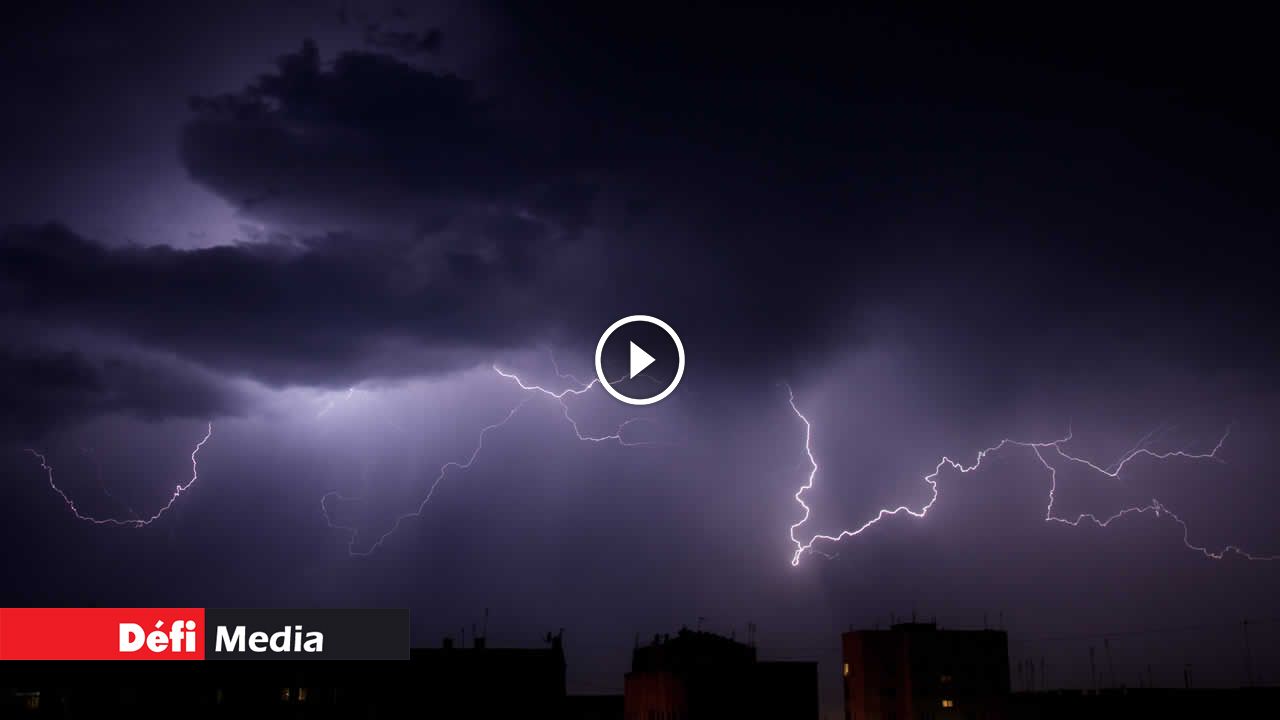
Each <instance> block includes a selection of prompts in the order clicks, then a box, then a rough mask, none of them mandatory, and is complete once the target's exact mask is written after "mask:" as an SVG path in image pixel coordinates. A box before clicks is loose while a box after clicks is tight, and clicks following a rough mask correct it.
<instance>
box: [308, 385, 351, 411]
mask: <svg viewBox="0 0 1280 720" xmlns="http://www.w3.org/2000/svg"><path fill="white" fill-rule="evenodd" d="M355 394H356V388H355V386H354V385H353V386H351V387H349V388H347V393H346V394H345V395H343V396H342V397H341V398H337V397H332V396H331V397H330V398H329V401H328V402H327V403H325V406H324V407H322V408H320V412H318V413H316V417H317V418H322V417H324V416H325V415H328V414H329V413H330V412H331V411H332V410H333V409H334V408H335V407H337V405H338V402H339V401H341V402H346V401H348V400H350V399H351V396H352V395H355Z"/></svg>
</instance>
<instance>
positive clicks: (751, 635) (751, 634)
mask: <svg viewBox="0 0 1280 720" xmlns="http://www.w3.org/2000/svg"><path fill="white" fill-rule="evenodd" d="M747 644H748V645H750V646H751V647H755V646H756V624H755V623H753V622H749V623H747Z"/></svg>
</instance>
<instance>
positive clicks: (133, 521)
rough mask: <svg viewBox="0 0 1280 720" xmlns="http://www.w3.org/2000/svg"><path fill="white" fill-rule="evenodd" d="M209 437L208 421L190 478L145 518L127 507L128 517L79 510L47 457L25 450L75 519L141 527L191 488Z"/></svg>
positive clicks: (210, 425) (198, 445) (196, 476)
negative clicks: (115, 516)
mask: <svg viewBox="0 0 1280 720" xmlns="http://www.w3.org/2000/svg"><path fill="white" fill-rule="evenodd" d="M211 437H213V423H209V425H208V429H207V431H206V432H205V435H204V437H203V438H201V440H200V442H198V443H196V447H195V449H194V450H192V451H191V479H190V480H188V481H186V482H185V483H180V484H178V485H175V486H174V488H173V494H171V495H170V496H169V500H168V502H166V503H164V504H163V505H161V506H160V509H159V510H156V511H155V513H154V514H152V515H151V516H150V517H146V518H142V517H138V516H137V514H136V513H134V512H133V509H132V508H129V513H130V514H131V515H133V517H131V518H128V519H121V518H114V517H107V518H99V517H94V516H92V515H86V514H84V513H82V512H80V509H79V508H78V507H76V503H75V501H74V500H72V499H71V496H70V495H68V494H67V493H66V492H65V491H64V490H63V489H62V488H61V487H58V484H57V483H56V482H54V479H53V466H52V465H50V464H49V461H48V459H46V458H45V456H44V455H43V454H41V453H39V452H37V451H36V450H33V449H31V448H27V452H29V453H31V455H32V456H34V457H35V458H36V460H38V461H40V468H41V469H42V470H44V471H45V476H46V477H47V478H48V480H49V487H51V488H53V491H54V492H56V493H57V494H58V495H59V496H60V497H61V498H62V502H63V503H65V504H66V506H67V509H68V510H70V511H71V513H72V514H73V515H75V516H76V518H77V519H79V520H83V521H85V522H89V523H93V524H94V525H117V526H121V527H133V528H141V527H146V526H147V525H150V524H151V523H153V522H155V521H156V520H159V519H160V516H161V515H164V514H165V513H166V512H168V511H169V508H171V507H173V504H174V503H176V502H177V501H178V498H179V497H181V496H182V495H183V494H184V493H186V492H187V490H189V489H191V486H192V485H195V484H196V481H197V480H199V479H200V468H199V466H198V464H197V461H196V456H197V455H199V454H200V449H201V448H203V447H204V444H205V443H207V442H209V438H211ZM102 489H103V492H105V493H107V495H108V496H111V493H110V491H108V490H107V489H106V487H105V486H104V487H103V488H102Z"/></svg>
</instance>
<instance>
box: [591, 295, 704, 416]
mask: <svg viewBox="0 0 1280 720" xmlns="http://www.w3.org/2000/svg"><path fill="white" fill-rule="evenodd" d="M683 375H684V345H683V344H682V343H681V342H680V336H678V335H676V331H675V330H673V329H672V328H671V326H670V325H668V324H666V323H665V322H663V321H661V320H659V319H658V318H656V317H653V316H652V315H629V316H627V317H624V318H622V319H621V320H619V321H617V322H615V323H614V324H612V325H610V326H609V329H608V330H605V331H604V334H603V335H601V336H600V342H599V343H597V344H596V376H597V377H598V378H599V380H600V384H601V385H602V386H603V387H604V389H605V390H606V391H608V393H609V394H610V395H612V396H613V397H615V398H617V399H618V400H621V401H622V402H624V403H627V404H628V405H652V404H653V403H656V402H658V401H659V400H661V399H663V398H665V397H666V396H668V395H670V394H671V392H672V391H673V390H675V389H676V385H679V384H680V378H681V377H682V376H683Z"/></svg>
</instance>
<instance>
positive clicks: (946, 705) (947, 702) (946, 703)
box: [942, 700, 956, 708]
mask: <svg viewBox="0 0 1280 720" xmlns="http://www.w3.org/2000/svg"><path fill="white" fill-rule="evenodd" d="M955 706H956V701H955V700H943V701H942V707H944V708H952V707H955Z"/></svg>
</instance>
